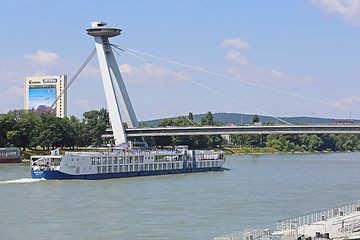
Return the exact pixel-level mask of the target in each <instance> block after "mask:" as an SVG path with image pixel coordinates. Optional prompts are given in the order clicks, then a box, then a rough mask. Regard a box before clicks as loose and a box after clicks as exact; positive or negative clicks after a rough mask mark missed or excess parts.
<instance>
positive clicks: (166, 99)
mask: <svg viewBox="0 0 360 240" xmlns="http://www.w3.org/2000/svg"><path fill="white" fill-rule="evenodd" d="M113 50H114V52H115V53H116V54H118V55H119V56H121V55H120V53H118V52H117V51H116V49H114V48H113ZM119 50H121V51H123V52H126V51H124V50H122V49H119ZM126 53H127V54H129V55H131V56H133V57H136V58H138V59H140V60H142V61H144V62H146V63H149V64H152V63H151V62H150V61H148V60H146V59H144V58H142V57H139V56H137V55H135V54H133V53H129V52H126ZM144 80H145V81H146V83H147V84H149V85H150V87H152V89H154V90H155V91H156V92H157V93H158V94H159V95H160V96H161V97H162V98H164V99H165V101H167V102H168V103H169V104H170V105H171V106H172V107H173V108H175V109H176V111H178V112H179V113H180V114H182V113H181V110H180V109H179V108H178V107H177V106H176V105H175V104H174V103H173V102H172V101H170V99H168V98H167V97H166V96H165V95H164V94H163V93H162V92H161V91H160V90H159V89H157V88H156V87H155V86H154V85H153V84H152V83H151V82H149V81H148V80H147V79H146V78H144ZM184 117H185V118H186V119H187V120H188V121H189V122H190V123H191V124H192V125H194V126H195V127H196V124H195V123H194V121H192V120H191V119H190V118H188V117H187V116H184Z"/></svg>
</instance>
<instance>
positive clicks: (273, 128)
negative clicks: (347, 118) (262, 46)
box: [126, 125, 360, 137]
mask: <svg viewBox="0 0 360 240" xmlns="http://www.w3.org/2000/svg"><path fill="white" fill-rule="evenodd" d="M305 133H307V134H322V133H352V134H360V125H269V126H256V125H246V126H202V127H154V128H128V129H126V134H127V136H128V137H139V136H143V137H146V136H179V135H232V134H305Z"/></svg>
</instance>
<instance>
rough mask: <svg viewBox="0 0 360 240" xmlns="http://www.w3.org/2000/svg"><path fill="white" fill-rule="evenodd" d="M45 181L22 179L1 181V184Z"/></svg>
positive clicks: (40, 179) (41, 179)
mask: <svg viewBox="0 0 360 240" xmlns="http://www.w3.org/2000/svg"><path fill="white" fill-rule="evenodd" d="M43 180H45V179H44V178H20V179H12V180H6V181H0V184H11V183H35V182H40V181H43Z"/></svg>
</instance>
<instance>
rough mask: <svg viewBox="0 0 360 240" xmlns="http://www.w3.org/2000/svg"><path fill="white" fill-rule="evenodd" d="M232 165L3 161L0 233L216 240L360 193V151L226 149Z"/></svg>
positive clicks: (353, 198) (353, 199)
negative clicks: (62, 175) (43, 167)
mask: <svg viewBox="0 0 360 240" xmlns="http://www.w3.org/2000/svg"><path fill="white" fill-rule="evenodd" d="M224 166H225V167H227V168H230V169H231V170H230V171H226V172H212V173H195V174H182V175H167V176H152V177H139V178H128V179H111V180H94V181H90V180H89V181H84V180H76V181H69V180H67V181H46V180H33V179H31V178H30V172H29V166H28V163H22V164H1V165H0V203H1V205H0V238H1V239H212V238H214V237H216V236H221V235H224V234H228V233H232V232H236V231H241V230H244V229H253V228H270V229H271V230H275V226H276V221H277V220H281V219H284V218H288V217H295V216H297V215H302V214H306V213H310V212H313V211H317V210H322V209H327V208H332V207H336V206H340V205H343V204H347V203H353V202H357V201H358V200H359V199H360V184H359V183H360V174H359V172H360V153H321V154H283V155H246V156H228V157H227V159H226V163H225V165H224Z"/></svg>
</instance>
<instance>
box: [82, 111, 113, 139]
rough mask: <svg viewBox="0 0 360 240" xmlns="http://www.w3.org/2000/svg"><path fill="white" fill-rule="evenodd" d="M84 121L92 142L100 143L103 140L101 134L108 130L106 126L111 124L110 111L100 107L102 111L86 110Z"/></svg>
mask: <svg viewBox="0 0 360 240" xmlns="http://www.w3.org/2000/svg"><path fill="white" fill-rule="evenodd" d="M83 123H84V124H85V125H86V129H87V132H88V134H89V135H88V136H89V139H90V141H91V143H93V144H95V145H100V144H101V142H102V138H101V135H102V134H104V133H105V132H106V128H107V127H108V126H109V113H108V112H107V110H106V109H105V108H102V109H100V111H97V110H92V111H89V112H85V113H84V114H83Z"/></svg>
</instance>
